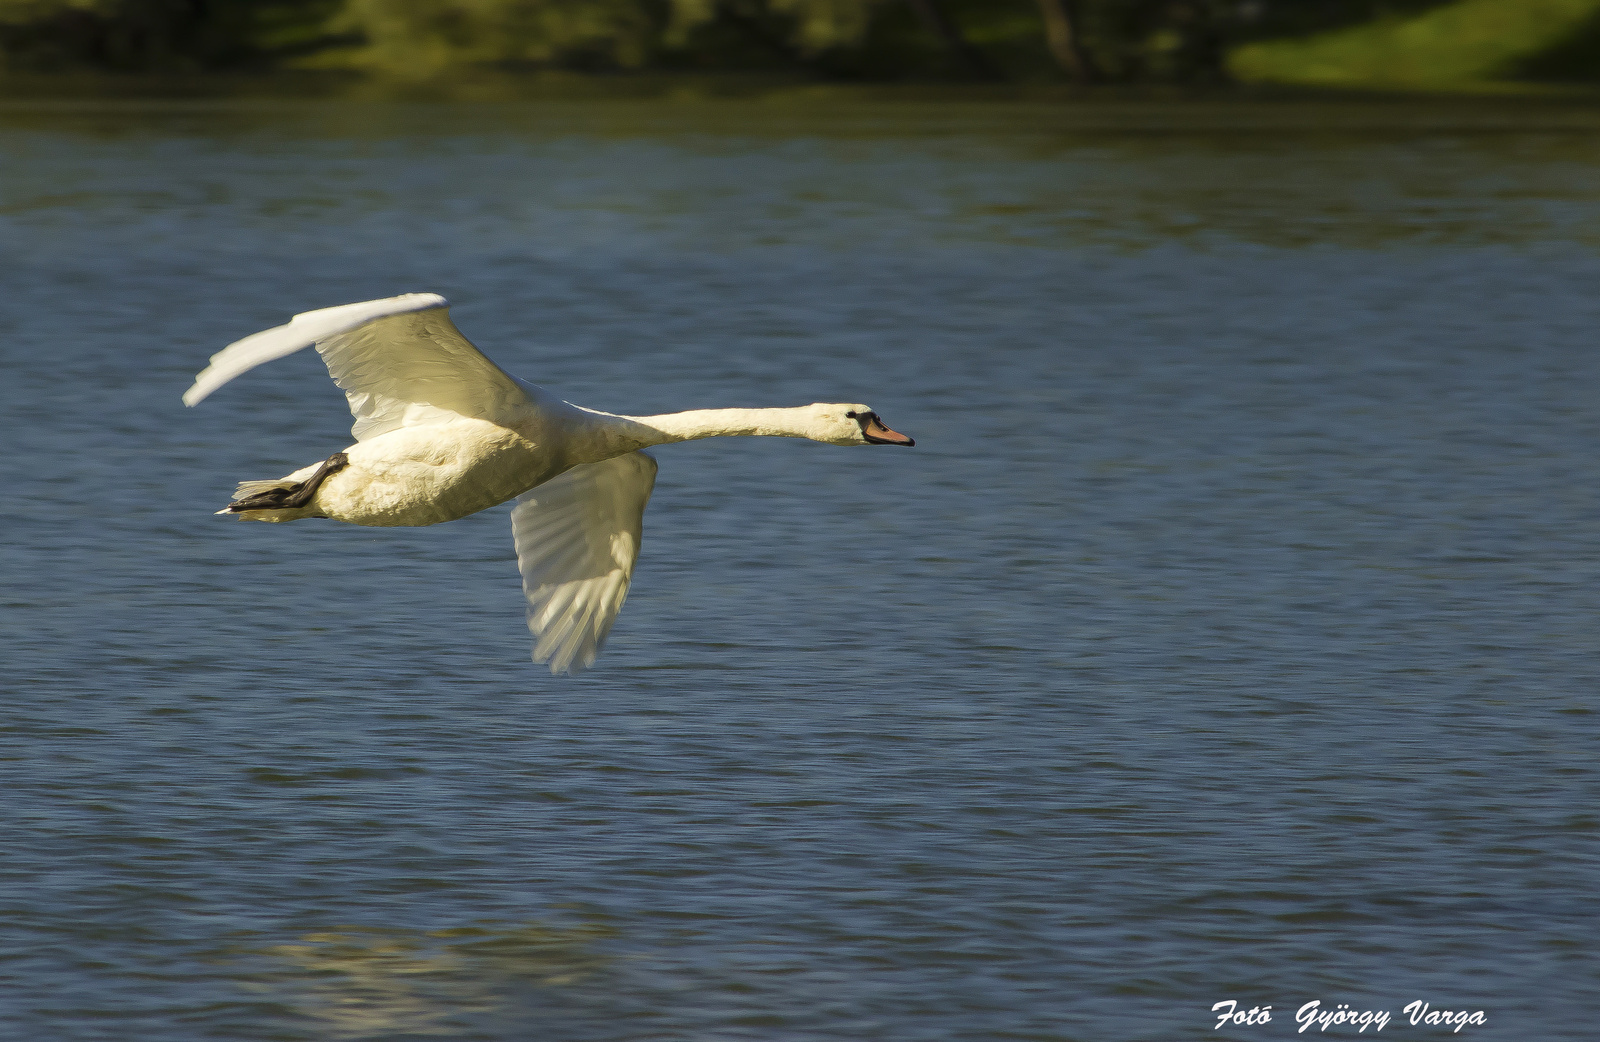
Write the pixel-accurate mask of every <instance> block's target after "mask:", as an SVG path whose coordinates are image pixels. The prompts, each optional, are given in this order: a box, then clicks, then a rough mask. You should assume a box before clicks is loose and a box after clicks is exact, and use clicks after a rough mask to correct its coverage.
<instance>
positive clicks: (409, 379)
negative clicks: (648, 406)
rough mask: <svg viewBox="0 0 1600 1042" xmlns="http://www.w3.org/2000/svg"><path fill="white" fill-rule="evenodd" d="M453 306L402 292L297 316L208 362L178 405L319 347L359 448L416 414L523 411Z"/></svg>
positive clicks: (515, 388) (514, 389) (494, 415)
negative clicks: (457, 321)
mask: <svg viewBox="0 0 1600 1042" xmlns="http://www.w3.org/2000/svg"><path fill="white" fill-rule="evenodd" d="M449 306H450V304H449V301H447V300H445V299H444V298H443V297H441V296H439V295H438V294H437V293H406V294H403V295H401V296H398V297H389V298H386V299H384V300H368V301H364V302H362V303H360V304H344V305H341V306H339V307H332V308H322V309H321V310H318V311H307V312H305V313H303V314H299V315H296V316H294V318H293V319H291V320H290V321H289V322H288V323H286V324H285V325H281V326H276V327H274V328H272V329H268V330H264V331H263V332H260V333H256V334H254V335H252V336H247V337H245V338H244V339H243V340H240V341H238V342H237V343H234V344H230V345H229V346H227V347H225V348H223V349H222V350H221V351H219V352H217V353H216V354H215V355H212V356H211V364H210V365H209V366H207V367H206V368H205V369H204V370H203V371H202V372H201V373H200V375H199V376H197V377H195V381H194V385H193V386H192V387H190V388H189V390H188V391H186V392H184V395H183V401H184V404H186V405H196V404H198V403H199V402H201V401H202V400H204V399H205V398H206V396H207V395H209V394H211V392H212V391H215V390H216V389H217V388H218V387H221V386H222V385H223V384H225V383H227V382H228V381H229V380H232V379H233V378H234V377H236V376H239V375H241V374H243V373H246V372H249V371H250V370H251V369H254V368H255V367H256V366H258V365H261V364H262V363H264V362H270V361H272V360H273V359H275V358H282V357H284V356H285V355H289V354H293V353H294V352H296V351H299V350H300V349H302V348H305V347H310V346H311V345H312V344H315V345H316V347H317V353H318V354H319V355H321V356H322V360H323V362H324V363H325V364H326V365H327V367H328V375H330V376H332V377H333V380H334V383H336V384H338V385H339V387H340V389H341V390H343V391H344V393H345V397H346V398H347V399H348V400H349V402H350V412H351V413H352V414H353V415H354V416H355V418H356V422H355V426H354V427H353V431H354V433H355V436H356V439H357V440H358V441H364V440H366V439H368V438H375V437H377V436H378V435H379V434H383V433H385V432H387V431H391V430H394V429H395V428H396V427H399V426H401V425H402V424H404V423H405V422H406V420H407V417H408V415H411V416H416V417H419V418H420V417H422V416H425V415H426V413H425V412H420V413H419V412H416V411H414V410H413V407H415V406H424V407H427V406H431V407H433V408H437V409H446V410H449V411H450V412H454V413H458V414H460V415H462V416H473V417H477V418H478V419H485V420H495V421H499V420H502V419H505V418H507V417H508V415H509V414H510V413H511V412H513V411H514V410H516V409H517V408H518V407H519V406H524V405H526V404H527V403H528V398H527V395H526V394H525V393H524V391H523V390H522V387H521V385H520V384H518V382H517V381H516V380H515V379H514V378H513V377H511V376H510V375H508V374H507V373H506V372H505V371H504V370H502V369H501V368H500V367H499V366H497V365H495V364H494V363H493V362H491V361H490V360H489V359H488V358H487V357H485V356H484V354H483V353H482V352H481V351H479V350H478V349H477V348H476V347H474V346H472V343H471V341H469V340H467V338H466V337H464V336H462V335H461V333H460V331H459V330H457V329H456V327H455V325H454V323H452V322H451V321H450V315H449V312H448V309H449Z"/></svg>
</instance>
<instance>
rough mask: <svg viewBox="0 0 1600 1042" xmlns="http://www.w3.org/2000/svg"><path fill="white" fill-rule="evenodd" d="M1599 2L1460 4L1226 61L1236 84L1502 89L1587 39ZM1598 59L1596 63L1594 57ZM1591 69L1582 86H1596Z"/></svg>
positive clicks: (1599, 15) (1244, 52)
mask: <svg viewBox="0 0 1600 1042" xmlns="http://www.w3.org/2000/svg"><path fill="white" fill-rule="evenodd" d="M1597 19H1600V0H1458V2H1457V3H1453V4H1450V5H1448V6H1445V7H1439V8H1435V9H1434V10H1431V11H1428V12H1427V13H1425V14H1421V15H1415V16H1412V17H1409V18H1398V17H1396V18H1385V19H1381V20H1379V21H1377V22H1370V23H1368V24H1366V25H1360V26H1356V27H1354V28H1350V29H1343V30H1339V31H1336V32H1330V33H1324V34H1321V35H1318V36H1312V37H1309V38H1305V39H1299V40H1270V41H1265V42H1260V43H1252V44H1246V45H1244V46H1242V47H1239V48H1237V49H1236V50H1234V51H1233V53H1231V54H1230V55H1229V56H1228V67H1229V69H1230V71H1232V73H1233V74H1234V75H1235V76H1236V77H1238V78H1239V80H1241V81H1243V82H1246V83H1251V82H1271V83H1294V84H1305V85H1308V86H1327V87H1369V88H1379V89H1383V88H1399V89H1408V88H1422V89H1461V88H1471V87H1474V86H1488V85H1492V84H1496V83H1508V82H1510V81H1512V80H1514V79H1516V78H1517V77H1518V74H1519V72H1522V71H1523V70H1525V69H1527V68H1528V67H1529V66H1530V65H1537V64H1538V58H1539V56H1540V55H1543V54H1545V53H1547V52H1553V51H1557V50H1559V49H1561V48H1562V47H1563V45H1565V44H1568V43H1569V42H1570V41H1571V40H1573V39H1574V38H1576V37H1585V36H1588V35H1592V33H1593V28H1594V25H1595V23H1596V21H1597ZM1597 57H1600V56H1597ZM1597 74H1600V69H1595V70H1594V71H1593V72H1591V73H1590V75H1589V76H1588V77H1587V78H1591V79H1592V78H1595V76H1596V75H1597Z"/></svg>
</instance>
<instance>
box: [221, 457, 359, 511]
mask: <svg viewBox="0 0 1600 1042" xmlns="http://www.w3.org/2000/svg"><path fill="white" fill-rule="evenodd" d="M349 465H350V457H349V456H346V455H345V454H344V453H342V452H335V453H334V454H333V455H332V456H329V457H328V458H327V459H326V460H324V461H323V463H322V465H321V466H320V467H318V468H317V469H316V471H315V472H313V473H312V475H311V476H310V477H309V478H306V479H305V480H304V481H298V482H296V483H294V484H293V485H282V486H280V487H278V488H269V489H267V490H266V491H265V492H257V493H256V494H255V495H253V496H245V497H244V498H243V499H236V500H234V501H233V502H232V503H229V504H228V512H229V513H233V514H238V513H242V512H243V511H246V510H297V509H299V508H300V507H303V506H305V505H306V504H307V503H309V502H311V497H312V496H315V495H316V494H317V487H318V486H319V485H321V484H322V482H323V481H324V480H325V479H326V478H327V477H328V475H330V474H335V473H338V472H339V471H341V470H343V469H344V468H345V467H347V466H349Z"/></svg>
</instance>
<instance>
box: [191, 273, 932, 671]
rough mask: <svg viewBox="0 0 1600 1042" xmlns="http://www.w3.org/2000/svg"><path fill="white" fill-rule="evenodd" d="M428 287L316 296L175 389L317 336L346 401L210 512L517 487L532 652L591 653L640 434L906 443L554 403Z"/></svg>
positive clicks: (563, 659) (587, 656)
mask: <svg viewBox="0 0 1600 1042" xmlns="http://www.w3.org/2000/svg"><path fill="white" fill-rule="evenodd" d="M449 307H450V304H449V301H447V300H445V299H444V298H443V297H441V296H439V295H438V294H436V293H407V294H404V295H402V296H398V297H389V298H388V299H386V300H369V301H366V302H364V303H360V304H346V305H343V306H341V307H332V308H323V309H321V310H320V311H308V312H306V313H305V314H302V315H296V316H294V318H293V319H292V320H290V321H289V323H288V324H287V325H282V326H277V327H275V328H273V329H268V330H265V331H264V332H260V333H256V334H255V335H254V336H248V337H245V338H244V339H243V340H240V341H238V342H237V343H234V344H230V345H228V346H227V347H226V348H224V349H223V350H222V351H220V352H218V353H217V354H215V355H212V356H211V364H210V365H209V366H207V367H206V368H205V369H204V370H203V371H202V372H201V373H200V375H199V376H197V377H195V381H194V386H192V387H190V388H189V390H188V391H186V392H185V393H184V395H183V401H184V404H185V405H198V404H199V403H200V402H201V401H202V400H203V399H204V398H205V397H206V396H207V395H209V394H210V393H211V392H212V391H215V390H216V389H217V388H219V387H221V386H222V385H223V384H225V383H227V382H228V381H229V380H232V379H233V378H234V377H236V376H238V375H240V374H241V373H245V372H248V371H249V370H251V369H254V368H255V367H256V366H258V365H260V364H261V363H263V362H270V361H271V360H272V359H274V358H282V357H283V356H285V355H288V354H292V353H293V352H295V351H298V350H300V349H301V348H303V347H309V346H311V345H312V344H315V345H316V348H317V353H318V354H319V355H321V356H322V360H323V362H324V363H326V364H327V366H328V374H329V375H330V376H332V377H333V381H334V383H336V384H338V385H339V387H340V389H342V390H343V391H344V393H345V397H346V398H348V399H349V400H350V411H351V412H352V413H353V414H354V415H355V418H356V422H355V426H354V427H353V428H352V429H351V433H353V434H354V435H355V439H356V443H355V444H354V445H352V446H350V447H349V448H347V449H345V450H344V451H343V452H336V453H334V454H333V455H332V456H329V457H328V458H327V459H326V460H323V461H322V462H320V463H314V464H312V465H311V466H309V467H302V468H300V469H299V470H297V471H295V472H294V473H293V474H290V475H288V476H286V477H282V478H279V479H277V480H276V481H243V482H240V483H239V489H238V491H237V492H236V493H235V495H234V500H233V502H231V503H229V504H228V505H227V506H226V507H225V508H223V509H222V510H219V511H217V512H218V513H219V514H235V515H237V516H239V517H240V518H245V519H248V520H252V521H297V520H299V519H300V518H303V517H331V518H333V519H335V520H337V521H348V522H349V523H351V524H354V525H434V524H438V523H439V522H441V521H453V520H455V519H456V518H458V517H466V516H467V515H468V514H474V513H477V512H478V511H480V510H483V509H486V508H488V507H492V506H494V505H495V504H497V503H504V502H505V501H506V500H508V499H515V500H516V501H517V505H516V506H515V507H513V508H512V510H511V536H512V539H513V540H514V541H515V543H516V548H517V567H518V569H519V570H520V571H521V572H522V591H523V593H524V594H525V595H526V596H527V598H528V629H529V630H531V631H532V632H533V640H534V642H533V660H534V661H535V662H547V663H549V665H550V671H551V672H552V673H576V672H578V671H580V670H583V669H585V668H587V667H589V666H591V665H593V664H594V659H595V655H596V654H598V653H599V651H600V647H601V645H602V644H603V643H604V642H605V639H606V634H607V633H609V632H610V631H611V624H612V623H613V622H615V621H616V618H617V612H619V611H621V610H622V602H623V600H624V599H625V598H626V597H627V596H628V582H629V579H630V577H631V576H632V575H633V565H634V562H635V561H637V560H638V559H639V539H640V535H641V532H642V531H643V527H644V507H645V503H646V502H648V501H649V499H650V491H651V489H652V488H654V487H655V481H656V461H655V460H654V459H652V458H651V457H650V456H648V455H646V454H645V453H644V452H641V451H640V450H641V449H644V448H646V447H648V446H651V445H664V444H668V443H670V442H677V441H691V440H693V439H696V438H714V437H719V436H722V435H730V434H743V435H758V434H760V435H776V436H780V437H789V438H810V439H811V440H812V441H820V442H826V443H827V444H829V445H914V444H916V443H915V442H914V441H912V440H911V439H910V438H908V437H906V436H905V435H904V434H897V433H896V432H894V431H892V430H890V429H889V428H888V427H886V426H884V424H883V421H882V420H880V419H879V418H878V414H877V413H875V412H873V411H872V410H871V409H869V408H867V407H866V406H865V405H827V404H821V403H819V404H816V405H805V406H801V407H799V408H795V409H696V410H693V411H690V412H677V413H666V414H664V415H661V416H619V415H615V414H613V413H608V412H599V411H597V410H594V409H584V408H581V407H580V406H576V405H572V404H571V403H569V402H564V401H561V400H560V399H558V398H556V397H554V396H553V395H551V394H550V393H549V392H548V391H545V390H543V389H542V388H539V387H535V386H533V385H532V384H528V383H524V382H523V381H521V380H518V379H517V378H516V377H514V376H511V375H509V374H507V373H506V372H505V371H504V370H502V369H501V368H500V367H499V366H497V365H495V364H494V363H493V362H491V361H490V360H489V359H488V358H487V357H485V356H484V355H483V353H482V352H480V351H479V350H478V349H477V348H475V347H473V346H472V344H471V343H469V342H468V341H467V339H466V337H464V336H462V335H461V334H460V333H459V332H457V330H456V327H455V325H454V324H453V323H451V321H450V316H449Z"/></svg>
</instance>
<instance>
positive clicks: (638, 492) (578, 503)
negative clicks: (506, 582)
mask: <svg viewBox="0 0 1600 1042" xmlns="http://www.w3.org/2000/svg"><path fill="white" fill-rule="evenodd" d="M655 484H656V461H655V460H653V459H651V458H650V457H649V456H647V455H645V454H644V453H642V452H630V453H627V454H626V455H622V456H616V457H614V458H612V459H608V460H604V461H602V462H600V463H586V464H584V465H582V466H579V467H573V468H572V469H571V470H569V471H567V472H566V473H564V474H561V475H560V476H558V477H554V478H551V479H550V480H549V481H546V482H545V483H544V484H542V485H539V486H536V487H535V488H533V489H531V490H530V491H528V492H525V493H523V494H522V496H521V497H519V498H518V499H517V505H516V506H515V507H513V508H512V510H511V535H512V537H513V538H514V539H515V540H516V544H517V568H518V569H519V570H520V571H521V572H522V592H523V593H524V594H525V595H526V596H527V598H528V629H529V630H531V631H532V632H533V660H534V661H535V662H548V663H549V664H550V672H552V673H577V672H579V671H581V670H584V669H587V668H588V667H589V666H592V665H594V659H595V656H596V655H598V654H599V653H600V647H601V645H603V644H604V643H605V639H606V634H608V633H610V632H611V624H612V623H613V622H615V621H616V619H617V613H618V612H619V611H621V610H622V602H623V601H625V600H626V599H627V597H628V582H629V580H630V579H631V578H632V576H633V565H634V562H635V561H637V560H638V559H639V540H640V537H641V536H642V534H643V532H644V507H645V504H646V503H648V502H649V501H650V492H651V490H652V489H654V488H655Z"/></svg>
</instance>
